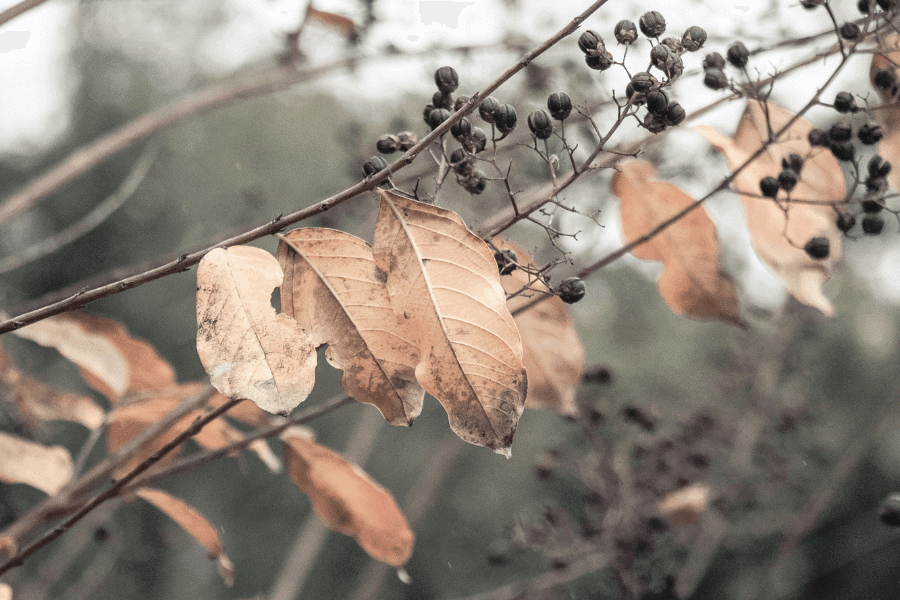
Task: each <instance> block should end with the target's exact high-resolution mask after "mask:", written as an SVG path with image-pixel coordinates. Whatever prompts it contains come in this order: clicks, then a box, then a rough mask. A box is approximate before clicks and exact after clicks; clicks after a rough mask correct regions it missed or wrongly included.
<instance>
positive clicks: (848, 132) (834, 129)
mask: <svg viewBox="0 0 900 600" xmlns="http://www.w3.org/2000/svg"><path fill="white" fill-rule="evenodd" d="M851 137H853V127H852V126H851V125H850V123H848V122H847V121H838V122H837V123H835V124H833V125H832V126H831V128H830V129H829V130H828V139H829V140H831V141H832V142H846V141H847V140H849V139H850V138H851Z"/></svg>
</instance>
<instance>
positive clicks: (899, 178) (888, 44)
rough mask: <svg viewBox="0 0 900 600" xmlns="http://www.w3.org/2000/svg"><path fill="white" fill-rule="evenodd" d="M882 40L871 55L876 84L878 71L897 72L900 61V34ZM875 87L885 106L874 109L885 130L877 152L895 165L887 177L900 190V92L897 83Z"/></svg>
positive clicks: (872, 77) (893, 34) (872, 71)
mask: <svg viewBox="0 0 900 600" xmlns="http://www.w3.org/2000/svg"><path fill="white" fill-rule="evenodd" d="M881 43H882V45H881V47H880V48H879V50H880V51H879V52H876V53H875V54H873V55H872V66H871V68H870V71H869V75H870V77H871V79H872V81H873V85H874V80H875V74H876V73H877V72H878V71H881V70H882V69H890V70H892V71H893V72H894V74H895V75H897V74H898V69H897V65H898V64H900V34H897V33H890V34H888V35H885V36H884V37H883V38H881ZM875 89H876V90H878V93H879V95H881V104H882V106H881V107H880V108H879V109H878V110H876V111H873V112H874V114H875V115H876V116H877V117H878V120H879V122H880V123H881V126H882V128H883V131H884V137H883V138H882V139H881V141H880V142H879V143H878V153H879V154H880V155H881V156H882V158H884V159H885V160H887V161H888V162H890V163H891V164H892V165H894V168H893V169H891V172H890V173H888V176H887V178H888V181H889V182H890V183H891V185H893V186H894V189H897V190H900V168H897V167H900V104H897V101H898V100H900V97H898V95H900V94H895V92H896V91H897V88H896V87H894V88H893V89H886V90H883V89H881V88H879V87H877V86H875Z"/></svg>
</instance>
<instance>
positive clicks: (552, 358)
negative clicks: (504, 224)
mask: <svg viewBox="0 0 900 600" xmlns="http://www.w3.org/2000/svg"><path fill="white" fill-rule="evenodd" d="M492 241H493V243H494V245H495V246H497V247H498V248H507V249H509V250H512V251H513V252H515V253H516V256H517V257H518V261H517V262H518V263H519V264H520V265H522V266H528V265H531V266H534V265H533V264H532V263H533V259H532V258H531V256H529V254H528V253H527V252H525V250H524V249H522V248H521V247H519V246H518V245H517V244H515V243H513V242H511V241H510V240H507V239H504V238H501V237H495V238H494V239H493V240H492ZM500 283H501V284H502V285H503V289H504V290H505V291H506V293H507V294H515V293H516V292H519V291H520V290H521V289H522V288H523V287H525V286H529V287H530V288H531V289H533V290H534V291H531V292H528V291H526V292H524V293H521V294H519V295H517V296H514V297H512V298H510V299H509V300H507V302H506V305H507V307H508V308H509V311H510V313H514V312H515V311H516V309H518V308H520V307H522V306H524V305H526V304H528V303H529V302H531V301H532V300H533V299H534V298H535V297H536V296H540V295H543V293H545V292H548V291H549V290H548V289H547V286H545V285H544V284H543V283H542V282H540V281H538V280H534V279H533V278H532V277H530V276H529V275H528V273H527V272H525V271H523V270H521V269H516V270H514V271H513V272H512V273H510V274H509V275H504V276H502V277H500ZM513 318H514V319H515V321H516V325H517V326H518V328H519V334H520V335H521V336H522V345H523V347H524V349H525V357H524V360H523V362H524V364H525V370H526V371H527V372H528V400H527V401H526V402H525V408H546V409H551V410H556V411H559V412H561V413H564V414H575V413H576V412H578V407H577V406H576V405H575V395H576V394H577V392H578V386H579V385H580V384H581V376H582V373H583V372H584V346H583V345H582V344H581V339H580V338H579V337H578V332H577V331H576V330H575V324H574V323H573V322H572V319H571V318H570V317H569V311H568V309H567V308H566V305H565V303H564V302H563V301H562V300H560V299H559V297H558V296H552V297H550V298H547V299H546V300H544V301H543V302H541V303H540V304H537V305H535V306H533V307H531V308H529V309H528V310H526V311H525V312H522V313H520V314H518V315H515V317H513Z"/></svg>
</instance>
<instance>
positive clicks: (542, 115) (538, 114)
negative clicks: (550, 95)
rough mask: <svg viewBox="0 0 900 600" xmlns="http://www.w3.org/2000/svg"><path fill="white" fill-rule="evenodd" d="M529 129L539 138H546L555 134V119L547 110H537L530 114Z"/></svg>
mask: <svg viewBox="0 0 900 600" xmlns="http://www.w3.org/2000/svg"><path fill="white" fill-rule="evenodd" d="M528 129H530V130H531V133H533V134H534V137H536V138H538V139H539V140H546V139H547V138H548V137H550V136H551V135H552V134H553V119H551V118H550V114H549V113H548V112H547V111H546V110H536V111H534V112H533V113H531V114H530V115H528Z"/></svg>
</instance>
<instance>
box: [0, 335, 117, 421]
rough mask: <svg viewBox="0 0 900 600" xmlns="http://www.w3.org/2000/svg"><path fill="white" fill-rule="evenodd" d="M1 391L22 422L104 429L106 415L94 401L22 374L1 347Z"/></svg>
mask: <svg viewBox="0 0 900 600" xmlns="http://www.w3.org/2000/svg"><path fill="white" fill-rule="evenodd" d="M0 388H2V389H3V391H4V393H5V395H6V399H7V400H8V401H10V402H12V403H13V404H15V406H16V409H17V410H18V411H19V414H20V416H21V417H22V419H23V420H24V421H25V422H27V423H30V422H32V421H71V422H73V423H81V424H82V425H84V426H85V427H87V428H88V429H96V428H97V427H100V426H101V425H103V421H104V420H105V418H106V413H104V412H103V409H102V408H100V407H99V406H97V404H96V403H95V402H94V399H93V398H89V397H87V396H82V395H81V394H71V393H66V392H61V391H59V390H56V389H53V388H51V387H50V386H48V385H45V384H43V383H41V382H40V381H38V380H36V379H34V378H33V377H31V376H29V375H26V374H25V373H23V372H22V371H20V370H19V369H18V368H17V367H16V366H15V365H14V364H13V362H12V360H11V359H10V358H9V355H7V353H6V352H5V351H4V350H3V348H2V347H0Z"/></svg>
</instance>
